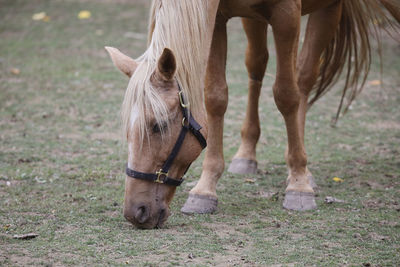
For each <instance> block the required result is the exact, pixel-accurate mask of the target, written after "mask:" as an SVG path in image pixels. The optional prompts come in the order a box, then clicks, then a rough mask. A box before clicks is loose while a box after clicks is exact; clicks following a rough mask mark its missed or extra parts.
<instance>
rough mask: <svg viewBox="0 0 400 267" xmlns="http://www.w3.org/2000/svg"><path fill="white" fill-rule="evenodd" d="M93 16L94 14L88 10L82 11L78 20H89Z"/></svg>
mask: <svg viewBox="0 0 400 267" xmlns="http://www.w3.org/2000/svg"><path fill="white" fill-rule="evenodd" d="M91 16H92V13H90V11H87V10H82V11H81V12H79V14H78V18H79V19H88V18H90V17H91Z"/></svg>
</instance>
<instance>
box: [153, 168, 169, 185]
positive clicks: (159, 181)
mask: <svg viewBox="0 0 400 267" xmlns="http://www.w3.org/2000/svg"><path fill="white" fill-rule="evenodd" d="M156 174H157V179H156V180H155V181H154V182H156V183H159V184H163V183H164V179H165V178H166V177H167V176H168V172H163V171H162V169H160V170H159V171H158V172H156ZM162 175H164V179H162V180H161V179H160V177H161V176H162Z"/></svg>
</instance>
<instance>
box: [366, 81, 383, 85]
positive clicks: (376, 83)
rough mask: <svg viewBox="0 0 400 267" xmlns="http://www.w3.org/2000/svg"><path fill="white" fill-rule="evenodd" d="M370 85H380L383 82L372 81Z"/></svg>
mask: <svg viewBox="0 0 400 267" xmlns="http://www.w3.org/2000/svg"><path fill="white" fill-rule="evenodd" d="M369 84H370V85H380V84H381V81H380V80H372V81H370V82H369Z"/></svg>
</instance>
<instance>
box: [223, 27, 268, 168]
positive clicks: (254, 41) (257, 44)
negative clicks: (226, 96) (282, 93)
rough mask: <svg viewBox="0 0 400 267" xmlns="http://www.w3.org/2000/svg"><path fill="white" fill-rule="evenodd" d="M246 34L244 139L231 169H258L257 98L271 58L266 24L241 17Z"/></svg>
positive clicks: (258, 128) (258, 121)
mask: <svg viewBox="0 0 400 267" xmlns="http://www.w3.org/2000/svg"><path fill="white" fill-rule="evenodd" d="M242 23H243V28H244V30H245V32H246V35H247V40H248V44H247V50H246V67H247V72H248V76H249V93H248V100H247V110H246V117H245V120H244V122H243V125H242V130H241V136H242V142H241V144H240V147H239V150H238V151H237V152H236V154H235V156H234V157H233V160H232V163H231V164H230V165H229V169H228V171H230V172H233V173H241V174H246V173H256V172H257V161H256V145H257V142H258V139H259V138H260V120H259V117H258V99H259V97H260V90H261V86H262V80H263V77H264V73H265V69H266V67H267V62H268V50H267V40H266V38H267V24H266V23H265V22H262V21H257V20H253V19H242Z"/></svg>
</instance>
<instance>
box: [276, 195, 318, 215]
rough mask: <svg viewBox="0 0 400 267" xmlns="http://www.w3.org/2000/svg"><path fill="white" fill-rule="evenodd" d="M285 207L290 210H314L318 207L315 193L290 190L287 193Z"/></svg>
mask: <svg viewBox="0 0 400 267" xmlns="http://www.w3.org/2000/svg"><path fill="white" fill-rule="evenodd" d="M283 207H284V208H285V209H288V210H298V211H304V210H312V209H315V208H317V204H316V203H315V198H314V193H306V192H295V191H288V192H286V194H285V200H284V201H283Z"/></svg>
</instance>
